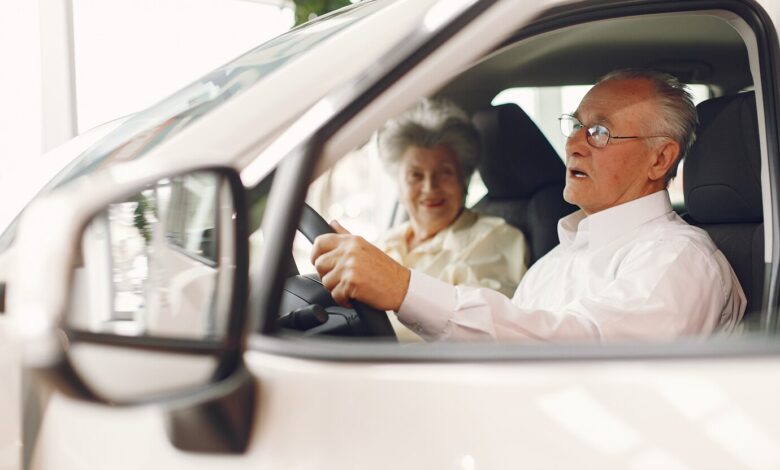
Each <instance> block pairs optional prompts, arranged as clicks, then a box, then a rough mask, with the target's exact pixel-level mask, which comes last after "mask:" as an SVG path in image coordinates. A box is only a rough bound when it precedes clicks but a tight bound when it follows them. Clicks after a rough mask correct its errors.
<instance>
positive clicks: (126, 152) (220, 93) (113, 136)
mask: <svg viewBox="0 0 780 470" xmlns="http://www.w3.org/2000/svg"><path fill="white" fill-rule="evenodd" d="M389 3H390V2H373V1H367V2H361V3H357V4H354V5H351V6H348V7H345V8H342V9H340V10H337V11H335V12H333V13H331V14H329V15H325V16H322V17H320V18H317V19H316V20H313V21H310V22H308V23H306V24H304V25H302V26H299V27H297V28H295V29H293V30H291V31H288V32H287V33H285V34H282V35H281V36H278V37H276V38H274V39H271V40H270V41H268V42H266V43H264V44H262V45H261V46H258V47H257V48H255V49H253V50H251V51H249V52H247V53H246V54H244V55H242V56H240V57H238V58H237V59H235V60H233V61H231V62H229V63H227V64H225V65H223V66H222V67H220V68H218V69H216V70H214V71H213V72H211V73H209V74H208V75H206V76H205V77H203V78H201V79H200V80H197V81H196V82H194V83H192V84H191V85H189V86H187V87H186V88H184V89H182V90H181V91H179V92H178V93H176V94H174V95H172V96H170V97H169V98H167V99H165V100H163V101H161V102H160V103H158V104H156V105H154V106H152V107H150V108H148V109H146V110H144V111H141V112H139V113H137V114H136V115H134V116H133V117H131V118H130V119H128V120H127V121H126V122H125V123H124V124H122V125H121V126H120V127H118V128H117V129H116V130H114V131H113V132H111V133H110V134H108V135H107V136H106V137H105V138H103V139H102V140H100V141H99V142H97V143H96V144H95V145H93V146H92V147H90V148H89V149H87V150H86V151H85V152H84V153H83V154H81V155H80V156H79V157H77V158H76V159H75V160H74V161H73V162H72V163H70V164H69V165H68V166H67V167H66V168H65V169H64V170H62V171H61V172H60V173H59V174H58V175H57V176H56V177H55V178H54V179H53V180H51V181H50V182H49V183H48V184H47V185H46V186H45V187H44V188H43V189H42V191H41V193H45V192H47V191H49V190H51V189H54V188H56V187H58V186H61V185H62V184H65V183H67V182H68V181H71V180H73V179H75V178H78V177H79V176H82V175H85V174H87V173H90V172H92V171H95V170H96V169H99V168H103V167H106V166H109V165H112V164H116V163H119V162H123V161H128V160H133V159H136V158H139V157H142V156H143V155H145V154H146V153H148V152H149V150H151V149H153V148H154V147H156V146H157V145H159V144H160V143H162V142H164V141H166V140H167V139H169V138H170V137H172V136H174V135H176V134H177V133H178V132H179V131H181V130H182V129H184V128H186V127H187V126H189V125H190V124H192V123H193V122H195V121H196V120H198V118H200V117H201V116H203V115H205V114H207V113H209V112H210V111H212V110H214V109H216V108H217V107H219V106H220V105H221V104H223V103H225V102H227V101H228V100H230V99H231V98H233V97H234V96H237V95H239V94H240V93H242V92H244V91H246V90H247V89H249V88H250V87H251V86H252V85H254V84H256V83H257V82H259V81H260V80H261V79H263V78H264V77H266V76H268V75H269V74H271V73H272V72H273V71H275V70H277V69H279V68H280V67H281V66H282V65H284V64H285V63H287V62H290V61H291V60H293V59H295V58H296V57H298V56H300V55H301V54H303V53H304V52H307V51H311V50H312V49H314V48H316V46H317V45H318V44H321V43H322V42H323V41H324V40H326V39H327V38H328V37H330V36H333V35H334V34H336V33H338V32H339V31H342V30H344V29H345V28H347V27H349V26H351V25H353V24H355V23H356V22H358V21H359V20H361V19H363V18H365V17H367V16H369V15H370V14H372V13H374V12H376V11H377V10H380V9H381V8H383V7H385V6H387V5H388V4H389ZM15 226H16V220H14V222H13V223H11V224H10V226H9V227H8V229H7V230H6V231H5V233H4V234H3V235H2V237H0V251H2V250H4V249H5V248H7V246H8V244H9V243H10V241H11V239H12V237H13V233H14V232H15Z"/></svg>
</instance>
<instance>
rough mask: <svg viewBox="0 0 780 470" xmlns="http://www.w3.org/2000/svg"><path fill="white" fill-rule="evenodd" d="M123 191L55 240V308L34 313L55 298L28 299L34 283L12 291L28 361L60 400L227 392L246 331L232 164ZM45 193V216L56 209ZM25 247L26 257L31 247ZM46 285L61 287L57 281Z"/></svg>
mask: <svg viewBox="0 0 780 470" xmlns="http://www.w3.org/2000/svg"><path fill="white" fill-rule="evenodd" d="M126 186H127V187H124V188H121V191H120V190H117V191H114V193H116V194H115V197H111V198H110V200H111V202H110V203H96V204H95V205H94V207H92V208H90V209H91V210H89V212H85V213H84V214H83V215H82V216H81V217H76V219H77V220H76V221H75V222H74V223H75V225H74V226H73V227H66V228H65V229H64V230H63V232H64V235H63V237H64V238H68V237H69V233H70V234H71V235H73V236H70V237H69V238H68V239H69V240H70V243H69V244H68V245H62V246H60V247H59V248H60V253H61V254H63V253H64V252H63V247H65V249H67V250H70V251H69V252H68V253H67V255H68V257H69V259H70V260H71V262H70V263H69V265H66V266H67V268H68V269H69V271H68V272H67V276H66V277H65V278H66V279H67V282H66V283H65V284H66V285H65V286H64V288H63V289H60V287H61V286H60V285H53V286H52V287H54V288H53V289H51V290H52V291H53V292H52V297H53V298H54V299H58V297H62V298H61V306H60V314H59V315H56V314H52V312H51V311H43V312H42V311H41V310H51V309H46V308H42V307H45V306H47V305H51V304H54V302H53V301H51V300H50V299H49V300H47V301H48V302H49V304H45V303H44V302H43V301H38V302H30V301H27V302H25V300H29V296H30V295H32V294H31V292H30V291H31V289H30V287H31V283H32V282H34V280H32V279H25V282H27V285H26V286H25V287H26V288H23V289H21V291H23V292H22V293H21V294H19V296H18V297H17V298H15V299H13V298H12V302H10V303H11V304H12V308H11V310H12V311H13V313H14V316H15V317H17V318H18V320H19V321H20V322H21V324H22V327H21V329H22V330H23V331H22V337H23V341H27V342H28V343H29V344H27V345H24V346H23V347H24V348H25V349H29V351H27V352H29V354H27V352H26V353H25V354H26V357H25V363H26V366H27V367H28V368H30V369H33V370H35V371H37V372H40V373H41V375H42V376H44V377H46V378H47V379H49V380H52V381H53V382H55V384H56V386H57V388H58V389H60V390H61V391H63V392H65V393H67V394H68V395H71V396H74V397H77V398H80V399H84V400H89V401H96V402H103V403H111V404H138V403H148V402H152V401H160V400H171V399H176V398H182V397H189V398H194V397H196V396H199V397H201V398H203V397H205V398H208V395H209V390H210V389H216V388H219V389H220V390H221V392H220V393H224V392H225V386H224V385H225V384H227V383H230V382H231V381H230V380H228V379H230V378H231V377H233V376H234V375H235V374H237V373H238V372H240V371H242V370H243V364H242V360H241V353H242V351H243V346H244V342H245V334H246V320H247V319H246V295H247V285H246V284H247V280H248V272H247V271H248V256H249V252H248V246H247V245H248V234H247V226H246V222H247V221H246V208H245V196H244V188H243V185H242V184H241V181H240V178H239V176H238V174H237V173H236V172H235V170H233V169H230V168H204V169H196V170H193V171H189V172H187V173H183V174H178V175H170V176H165V177H162V178H160V177H159V176H157V177H150V178H145V180H144V181H137V182H135V183H132V184H128V185H126ZM106 187H108V185H106ZM80 189H83V188H80ZM72 194H73V191H71V195H72ZM64 198H65V199H68V194H67V193H66V194H65V195H64ZM79 198H80V199H83V196H79ZM50 199H52V200H51V201H49V204H48V207H46V205H45V206H44V209H47V210H48V212H49V213H53V212H52V211H54V210H56V208H57V206H58V204H59V205H60V208H61V207H63V204H62V203H61V202H60V201H58V200H56V198H55V197H54V196H52V197H50ZM39 212H46V210H42V211H39ZM76 212H77V211H76ZM23 222H24V221H23ZM28 225H33V224H32V223H29V224H28ZM40 226H41V224H39V225H38V227H40ZM20 233H21V234H24V233H32V232H31V231H30V230H29V229H28V230H27V231H20ZM37 238H39V239H40V238H42V237H41V236H38V237H37ZM54 243H55V242H52V244H54ZM24 246H25V249H24V250H22V253H24V252H25V250H28V251H29V249H30V248H31V247H33V243H32V242H30V243H24ZM44 251H46V250H44ZM49 251H51V250H49ZM40 260H41V258H37V259H36V260H34V262H38V263H40ZM39 269H40V268H39ZM27 277H29V276H27ZM60 278H62V276H61V277H60ZM46 280H48V281H51V282H54V284H62V283H61V282H55V281H58V280H59V278H58V277H57V276H51V277H48V278H47V279H45V280H44V281H46ZM41 287H42V288H45V287H46V284H45V282H44V283H43V285H42V286H41ZM9 292H11V293H13V289H9ZM60 292H61V293H62V294H61V295H58V294H60ZM25 296H26V297H27V298H25ZM14 306H15V307H16V308H13V307H14ZM25 307H27V308H25ZM53 307H56V305H53ZM25 310H26V311H25ZM25 315H27V317H25ZM25 336H26V338H25ZM219 384H222V386H221V387H217V385H219ZM212 398H213V397H212Z"/></svg>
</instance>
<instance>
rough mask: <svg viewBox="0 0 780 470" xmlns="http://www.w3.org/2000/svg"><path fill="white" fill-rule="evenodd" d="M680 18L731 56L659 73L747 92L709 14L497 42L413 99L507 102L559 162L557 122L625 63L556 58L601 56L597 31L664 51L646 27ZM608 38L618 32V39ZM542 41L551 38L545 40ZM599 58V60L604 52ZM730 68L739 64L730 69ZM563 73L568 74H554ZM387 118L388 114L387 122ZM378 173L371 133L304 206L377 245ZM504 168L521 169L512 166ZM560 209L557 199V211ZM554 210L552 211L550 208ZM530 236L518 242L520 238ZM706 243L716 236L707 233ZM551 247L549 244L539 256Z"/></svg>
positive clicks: (381, 177) (392, 196) (744, 68)
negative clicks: (587, 65) (578, 65)
mask: <svg viewBox="0 0 780 470" xmlns="http://www.w3.org/2000/svg"><path fill="white" fill-rule="evenodd" d="M642 21H645V19H642ZM680 22H683V23H685V24H688V25H691V28H692V29H693V30H696V31H700V32H702V34H705V33H706V38H707V40H710V41H711V44H710V46H709V49H708V50H707V51H706V55H707V57H708V58H711V59H712V60H713V61H716V60H718V59H717V56H718V55H719V54H721V52H722V54H723V55H724V57H725V56H728V57H730V59H728V60H725V61H721V62H718V66H719V67H722V68H720V69H718V70H717V71H716V70H713V71H711V72H710V73H709V74H708V75H704V74H701V73H700V70H699V69H698V68H697V67H698V65H697V64H696V63H694V62H690V63H689V62H686V61H684V60H681V61H680V62H679V63H676V64H675V67H677V68H673V67H669V68H668V69H667V70H671V71H672V72H674V73H675V74H676V75H677V76H678V77H680V79H681V81H683V82H684V83H686V84H688V85H689V86H690V90H691V91H692V94H693V95H694V99H695V102H696V103H699V102H701V101H703V100H705V99H708V98H711V97H713V96H714V95H717V94H725V95H729V94H735V93H738V92H739V91H741V90H744V89H746V88H749V87H751V83H750V82H751V81H752V76H751V73H750V69H749V67H748V61H747V53H746V52H745V46H744V43H743V40H742V39H741V38H740V37H739V35H738V34H736V33H735V32H734V28H733V26H732V25H730V24H729V23H728V21H727V20H724V19H718V18H713V17H712V16H710V15H701V16H693V17H686V18H684V19H683V18H681V17H678V16H675V15H667V16H663V15H659V16H655V17H652V21H650V20H649V19H648V20H647V23H648V24H647V25H642V24H641V22H640V20H637V19H635V18H631V19H625V18H618V19H616V20H613V21H602V22H599V23H598V24H588V25H587V26H582V27H581V28H580V27H578V26H574V27H571V29H564V30H558V31H554V32H553V33H549V34H548V35H540V36H539V37H530V38H525V39H523V40H520V41H518V42H517V43H516V44H509V45H507V44H504V45H503V46H502V48H501V49H500V50H499V52H497V53H495V54H492V55H488V56H487V57H486V58H485V59H484V60H483V61H479V62H477V63H476V64H474V66H473V67H471V68H470V69H467V70H465V71H462V72H461V73H459V74H458V75H456V76H454V77H452V79H451V80H450V81H449V82H448V83H447V84H445V85H444V87H442V88H440V89H439V90H437V91H436V92H435V93H433V94H431V95H428V96H427V97H420V98H421V99H423V98H432V99H438V98H444V99H449V100H452V101H454V102H455V103H456V104H458V105H459V106H460V107H462V108H463V109H464V110H467V111H468V113H469V114H470V115H472V116H473V115H475V114H476V113H477V112H478V111H481V110H486V109H490V108H491V107H493V106H496V105H499V104H502V103H515V104H517V105H518V106H520V107H521V108H522V109H523V110H524V111H525V112H526V113H527V114H528V115H529V116H530V117H531V119H532V120H533V121H534V122H535V123H536V125H537V127H538V128H539V129H540V130H541V132H542V134H544V136H545V137H546V138H547V139H548V140H549V141H550V142H551V143H553V147H554V148H556V151H557V157H558V158H560V157H561V155H562V154H563V150H562V149H563V145H564V143H565V139H564V137H563V136H562V135H561V134H560V130H559V123H558V119H557V118H558V116H559V115H560V114H563V113H569V112H572V111H573V110H574V109H576V107H577V104H578V103H579V101H580V100H581V98H582V96H583V95H584V94H585V93H586V92H587V91H588V90H589V89H590V87H591V85H589V84H592V83H595V81H596V80H597V79H598V77H600V76H601V75H603V74H605V73H606V72H609V71H610V70H612V69H617V68H621V67H627V66H629V65H632V64H631V63H630V62H627V61H625V60H623V59H621V58H620V57H618V56H616V57H617V58H616V59H614V60H605V61H604V62H603V63H593V64H591V69H589V70H587V71H586V72H578V73H579V75H578V73H575V72H573V71H571V69H569V68H566V67H565V66H564V62H566V61H565V60H564V62H561V61H562V60H563V59H561V57H567V58H568V59H567V60H574V58H576V56H577V55H578V54H585V53H587V54H601V53H600V52H599V51H602V50H603V47H604V46H603V44H602V43H601V39H600V35H599V34H601V33H603V34H605V35H607V36H609V37H610V38H611V41H613V42H614V45H613V46H612V47H615V48H616V49H621V50H622V48H624V47H625V46H624V44H623V41H625V42H628V36H625V35H626V34H629V32H631V34H633V33H634V32H635V31H636V30H637V27H638V25H639V26H641V38H642V40H643V41H644V46H643V47H646V48H647V49H648V51H651V50H652V48H653V47H655V46H654V45H655V44H657V47H658V48H659V50H661V51H667V49H668V45H667V44H666V41H667V38H666V37H662V36H661V35H659V33H657V32H656V30H657V29H656V28H654V27H652V26H653V25H658V26H660V25H663V29H664V30H669V29H676V30H679V31H684V30H683V29H681V28H678V26H679V24H680ZM635 26H637V27H635ZM602 28H603V29H602ZM554 34H559V35H560V38H555V37H554ZM616 35H624V36H622V38H623V39H622V40H621V39H620V37H616ZM689 36H690V35H688V34H686V33H684V32H682V33H680V35H679V37H676V38H675V40H676V41H679V42H680V44H681V45H682V46H678V49H679V48H680V47H682V48H683V49H685V48H690V51H691V52H690V54H691V57H698V56H699V54H700V50H699V45H698V43H699V42H700V41H701V40H702V39H701V38H700V37H698V36H697V37H694V36H690V37H689ZM542 38H543V39H542ZM550 38H553V39H555V40H552V39H550ZM573 38H577V39H580V38H582V39H586V40H587V41H593V42H594V45H593V46H592V50H591V47H590V45H586V46H582V45H581V44H582V42H581V41H575V40H574V39H573ZM548 40H549V41H550V42H546V41H548ZM556 41H560V42H556ZM587 41H586V42H587ZM541 42H544V44H545V47H547V46H548V45H550V44H558V46H557V47H559V48H560V50H557V51H555V53H552V52H551V53H550V54H549V55H546V54H542V53H538V51H539V50H540V48H539V47H540V46H539V44H540V43H541ZM724 44H725V45H724ZM515 48H516V49H515ZM677 52H679V50H678V51H677ZM652 54H657V55H659V56H660V55H662V54H663V52H652V53H651V52H648V55H652ZM682 55H685V54H684V53H683V54H682ZM599 57H603V54H602V55H599ZM721 60H722V59H721ZM729 62H730V63H729ZM734 64H738V65H736V67H734ZM596 65H597V66H596ZM687 67H690V69H688V68H687ZM658 68H661V69H665V68H666V67H665V66H664V64H660V65H658ZM564 70H567V71H568V72H567V73H563V71H564ZM583 83H585V84H586V85H583ZM393 117H394V116H388V119H392V118H393ZM378 131H380V129H375V130H374V134H373V135H374V136H375V135H376V132H378ZM383 170H384V169H383V168H382V164H381V162H380V161H379V159H378V158H377V144H376V137H371V138H370V139H369V140H368V141H367V142H366V143H365V144H363V145H362V146H360V147H359V148H355V149H353V150H352V151H351V152H348V153H346V154H345V155H344V157H343V158H342V159H341V160H340V161H339V162H338V163H336V164H335V165H334V166H333V167H332V168H331V169H330V170H329V171H326V172H325V173H324V174H323V175H322V176H320V177H319V179H317V180H315V181H313V182H312V184H311V186H310V187H309V192H308V195H307V200H308V201H309V202H310V203H311V204H312V205H313V206H314V207H315V208H316V209H317V210H318V211H319V212H320V213H321V214H322V215H323V216H324V218H325V219H326V220H331V219H338V220H339V221H340V222H341V223H342V224H343V225H344V226H346V228H348V229H349V230H351V231H353V233H355V234H360V235H361V236H363V237H364V238H366V239H368V240H377V239H379V238H381V236H382V235H383V234H384V233H386V232H387V230H388V228H389V227H391V226H392V225H393V223H394V222H397V220H396V219H395V217H394V214H395V213H394V210H395V207H394V204H392V203H388V202H387V201H392V202H395V201H397V199H398V196H397V190H396V189H395V186H396V182H394V179H393V178H392V175H390V177H389V178H388V173H387V171H383ZM513 171H521V170H520V169H514V170H513ZM522 171H526V172H528V173H534V172H537V171H539V170H538V168H536V167H535V166H534V165H529V166H528V167H527V168H525V169H522ZM679 175H680V176H678V178H677V179H676V180H675V181H674V183H673V184H672V186H671V188H670V192H671V199H672V202H673V203H676V204H678V205H680V208H679V210H680V211H681V212H682V211H684V210H685V207H684V205H683V204H684V203H685V202H684V201H683V200H682V179H683V178H682V170H681V171H680V172H679ZM558 191H561V190H560V189H559V190H558ZM486 194H487V195H489V194H490V191H489V190H488V188H487V187H485V184H484V183H483V182H482V181H481V178H480V174H479V173H477V174H475V176H474V178H473V179H472V181H471V183H470V185H469V191H468V198H467V203H466V207H472V206H473V205H474V204H475V203H476V200H478V199H480V198H482V197H484V196H485V195H486ZM504 198H506V196H498V197H497V198H495V199H496V201H495V203H494V204H493V206H494V207H495V208H496V212H495V213H494V214H493V215H499V216H501V217H502V218H505V220H507V221H508V223H514V222H513V221H512V219H513V217H514V215H515V214H513V211H517V210H520V211H521V212H525V211H532V210H536V211H538V210H539V208H534V207H533V206H531V205H526V206H523V207H524V208H525V209H518V207H520V206H516V205H512V204H509V203H507V204H504V202H503V199H504ZM502 204H504V205H502ZM562 204H563V202H562V201H561V202H560V204H557V206H560V205H562ZM557 206H556V210H558V207H557ZM545 207H547V206H545ZM546 210H547V209H545V210H543V211H542V212H544V211H546ZM566 210H569V211H571V210H573V209H566ZM567 213H568V212H567ZM565 214H566V213H561V215H560V216H556V217H555V219H554V221H553V222H552V223H551V225H550V227H547V228H545V229H544V230H545V233H546V235H544V236H545V237H546V236H549V237H555V239H556V242H555V243H557V235H556V230H555V223H556V222H557V220H558V219H559V218H560V217H563V216H564V215H565ZM524 230H525V231H526V233H527V234H529V235H530V234H536V233H537V232H535V230H537V227H524ZM529 235H526V237H527V238H528V237H529ZM536 236H537V237H539V236H540V235H536ZM713 237H716V234H714V235H713ZM535 242H536V240H535ZM552 246H554V245H551V246H550V247H548V248H546V250H549V249H550V248H552ZM310 249H311V248H310V245H308V244H301V245H300V246H297V247H296V249H295V250H294V251H297V252H298V253H297V254H296V261H297V258H298V257H300V258H301V259H303V260H304V261H307V258H308V254H309V253H308V251H310ZM544 253H545V252H542V253H541V254H540V256H543V255H544ZM728 256H731V254H728V255H727V257H728ZM534 261H535V260H534V259H532V260H531V262H532V263H533V262H534ZM729 262H730V263H731V264H733V265H735V266H737V269H741V267H740V266H739V263H740V261H739V260H736V259H735V260H732V259H729ZM302 264H304V263H299V270H300V271H302V272H304V270H303V269H300V267H301V265H302ZM306 268H307V269H306V271H305V272H313V267H312V266H311V265H308V266H306ZM741 282H743V283H747V282H748V281H746V280H744V279H743V280H742V281H741ZM762 288H763V286H762V287H760V289H762Z"/></svg>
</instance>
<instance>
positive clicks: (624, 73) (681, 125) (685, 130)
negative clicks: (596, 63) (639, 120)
mask: <svg viewBox="0 0 780 470" xmlns="http://www.w3.org/2000/svg"><path fill="white" fill-rule="evenodd" d="M630 79H643V80H647V81H649V82H650V83H651V84H652V85H653V88H654V90H655V94H656V97H657V100H658V106H659V111H660V114H661V116H660V118H661V119H660V121H658V122H657V123H654V124H651V126H653V129H651V132H652V133H653V134H657V135H668V136H669V137H671V138H672V139H674V141H675V142H677V144H678V145H679V146H680V155H679V156H678V158H677V162H675V164H673V165H672V166H671V168H669V172H668V173H667V174H666V177H665V181H666V183H667V184H669V181H671V179H672V178H674V176H675V175H676V174H677V165H678V163H679V162H680V160H682V159H683V158H685V156H686V155H687V154H688V151H689V150H690V149H691V147H692V146H693V142H694V141H695V140H696V126H698V124H699V115H698V113H697V112H696V106H695V105H694V104H693V99H692V97H691V94H690V92H689V91H688V89H687V88H686V87H685V84H684V83H682V82H681V81H680V80H678V79H677V78H676V77H674V76H672V75H669V74H667V73H663V72H658V71H656V70H649V69H622V70H615V71H614V72H610V73H608V74H607V75H605V76H603V77H602V78H601V79H600V80H599V83H602V82H606V81H610V80H630Z"/></svg>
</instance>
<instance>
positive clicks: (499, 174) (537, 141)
mask: <svg viewBox="0 0 780 470" xmlns="http://www.w3.org/2000/svg"><path fill="white" fill-rule="evenodd" d="M473 121H474V125H475V126H477V129H479V131H480V134H481V135H482V162H481V164H480V166H479V172H480V175H481V176H482V180H483V181H484V182H485V186H486V187H487V190H488V193H487V195H486V196H485V197H484V198H482V200H480V201H479V202H478V203H477V204H476V206H474V209H475V210H476V211H477V212H480V213H483V214H488V215H495V216H499V217H503V218H504V219H506V221H507V222H508V223H510V224H512V225H514V226H515V227H517V228H519V229H520V230H522V232H523V234H524V235H525V237H526V239H527V241H528V244H529V247H530V263H531V264H533V263H534V262H535V261H536V260H538V259H539V258H541V257H542V256H544V254H545V253H547V252H548V251H550V250H551V249H552V248H553V247H555V245H557V244H558V231H557V225H558V220H559V219H560V218H561V217H563V216H565V215H567V214H570V213H571V212H573V211H575V210H576V209H577V208H576V207H575V206H572V205H570V204H568V203H567V202H565V201H564V200H563V187H564V185H565V182H566V166H565V165H564V164H563V162H562V161H561V159H560V158H559V157H558V153H557V152H556V151H555V149H554V148H553V147H552V145H550V142H549V141H548V140H547V138H546V137H545V136H544V134H542V132H541V131H540V130H539V128H538V127H537V126H536V124H534V122H533V121H532V120H531V118H529V117H528V115H526V114H525V112H524V111H523V110H522V109H520V107H519V106H517V105H515V104H503V105H499V106H495V107H492V108H490V109H487V110H484V111H480V112H477V113H476V114H475V115H474V118H473Z"/></svg>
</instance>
